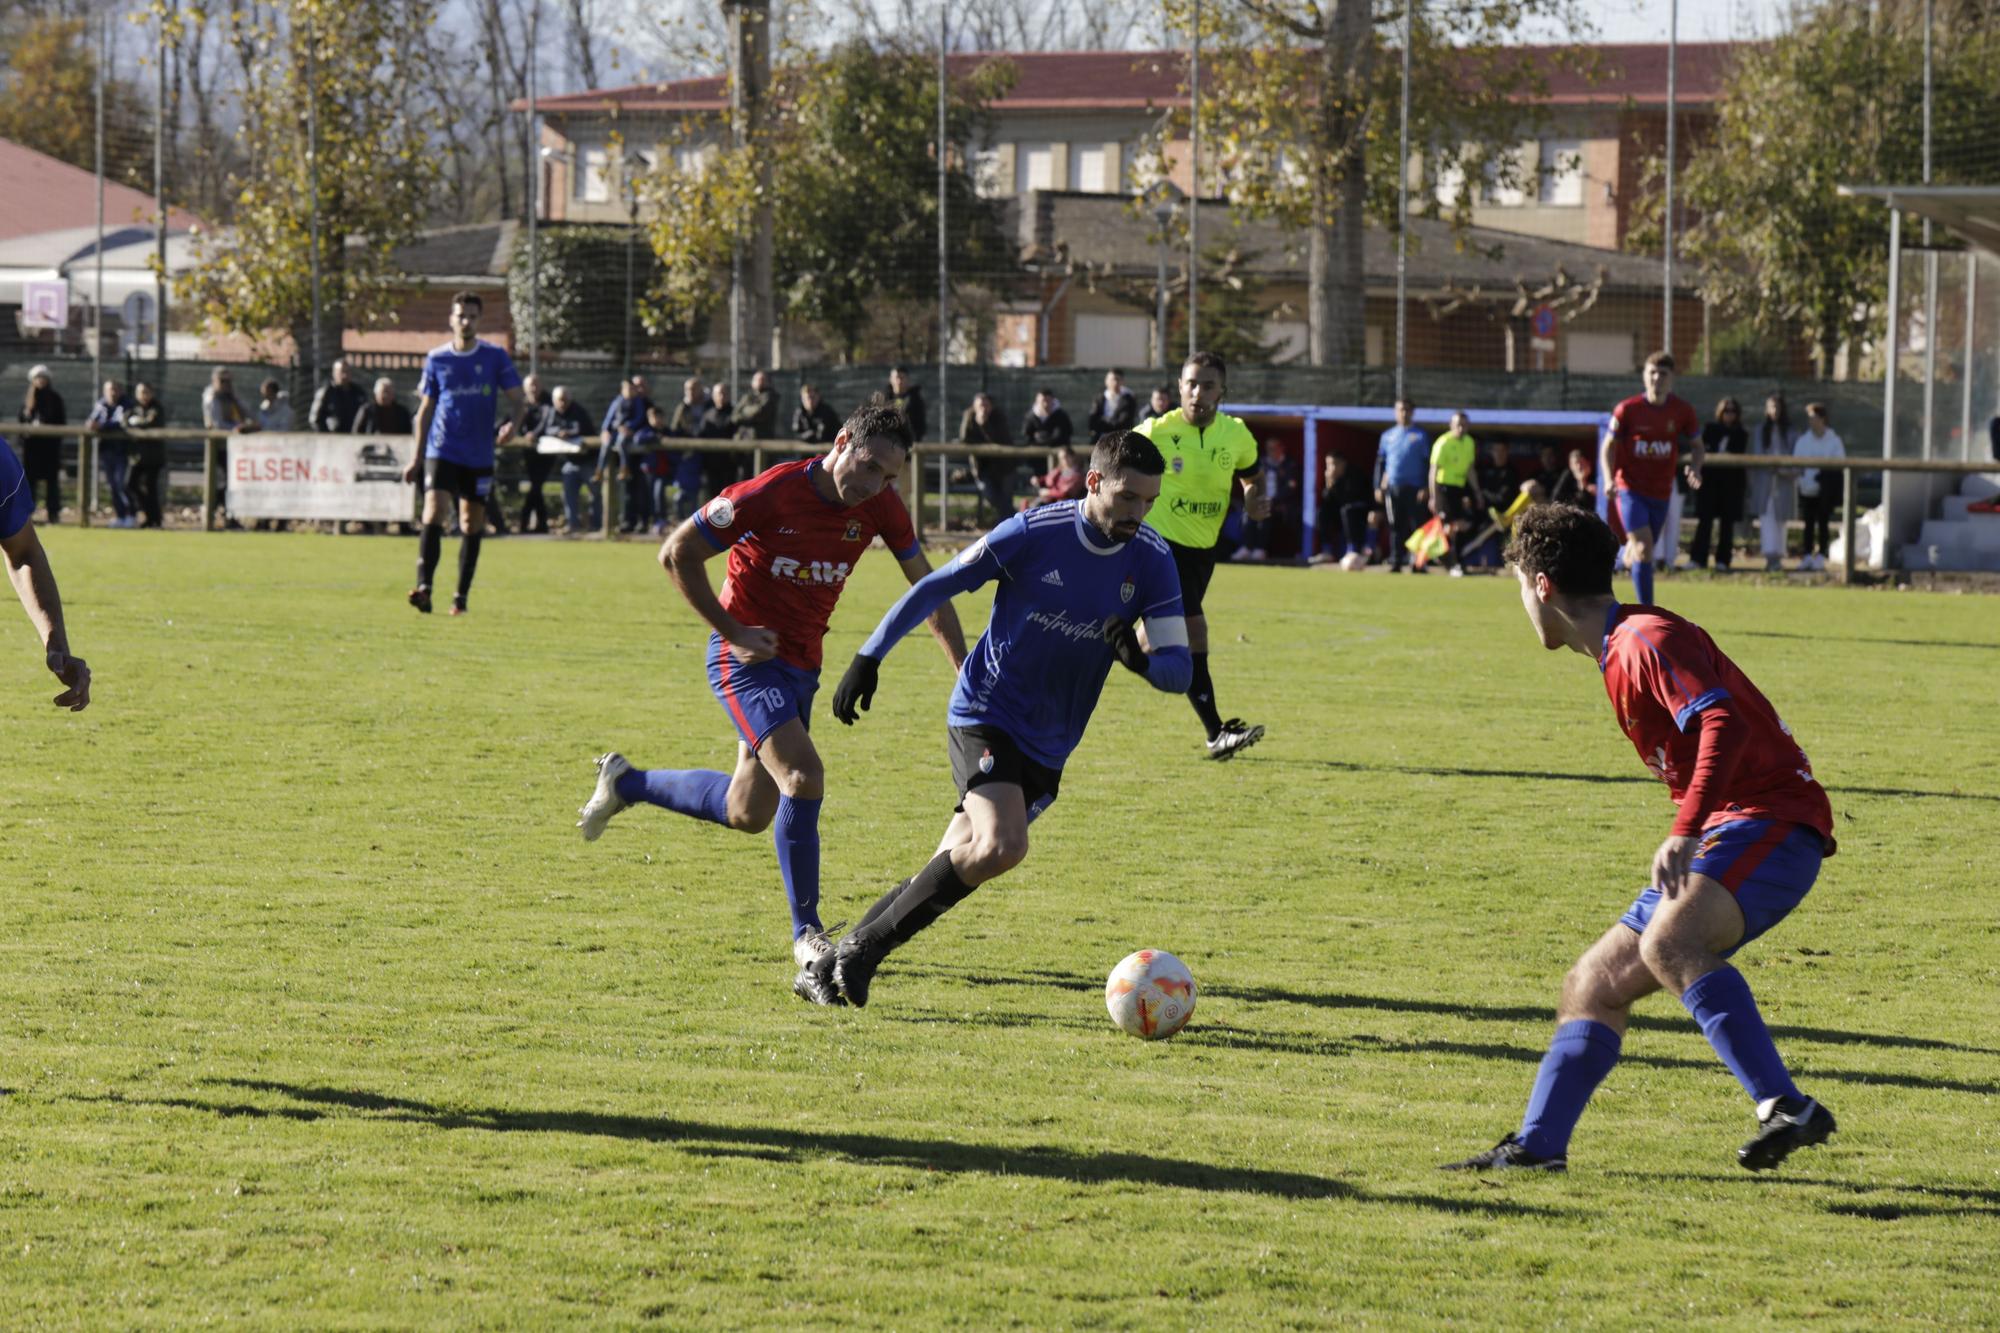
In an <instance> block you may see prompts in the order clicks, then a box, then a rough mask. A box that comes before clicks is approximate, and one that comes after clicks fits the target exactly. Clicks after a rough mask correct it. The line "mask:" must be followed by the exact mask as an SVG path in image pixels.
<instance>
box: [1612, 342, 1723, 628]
mask: <svg viewBox="0 0 2000 1333" xmlns="http://www.w3.org/2000/svg"><path fill="white" fill-rule="evenodd" d="M1644 373H1645V382H1646V391H1645V392H1644V393H1636V394H1633V395H1632V396H1631V397H1630V398H1627V399H1626V400H1625V401H1624V402H1622V403H1620V404H1618V406H1616V407H1614V408H1612V409H1611V428H1610V429H1609V430H1607V431H1605V432H1604V443H1603V446H1602V448H1601V450H1600V453H1601V454H1602V458H1601V459H1600V462H1601V463H1602V465H1603V468H1604V475H1605V476H1607V477H1609V478H1611V503H1612V504H1614V505H1616V506H1617V507H1618V521H1619V522H1620V523H1622V524H1624V525H1625V563H1626V564H1627V566H1629V567H1630V569H1631V571H1632V590H1633V591H1634V592H1635V593H1637V594H1638V597H1639V600H1640V602H1642V603H1644V604H1646V605H1648V606H1650V605H1652V601H1653V544H1654V543H1655V542H1656V541H1658V540H1659V539H1660V538H1661V537H1663V536H1669V537H1670V536H1671V535H1672V534H1670V533H1667V532H1666V531H1665V528H1666V525H1667V507H1668V505H1669V504H1670V503H1671V502H1672V500H1673V498H1674V467H1675V464H1676V463H1678V462H1679V459H1680V451H1681V450H1682V449H1683V448H1685V449H1686V450H1687V451H1688V470H1687V473H1688V485H1690V486H1692V487H1694V488H1695V489H1696V490H1700V489H1701V465H1702V460H1703V458H1704V451H1703V449H1702V444H1701V418H1700V417H1698V416H1697V415H1696V414H1695V410H1694V405H1693V404H1692V403H1690V402H1688V400H1687V399H1685V398H1676V397H1675V396H1674V393H1673V388H1674V359H1673V357H1671V356H1669V355H1668V354H1667V353H1665V352H1655V353H1653V354H1652V355H1651V356H1649V357H1647V358H1646V369H1645V372H1644ZM1667 549H1668V550H1669V551H1671V550H1672V549H1673V543H1672V542H1671V541H1670V542H1668V544H1667Z"/></svg>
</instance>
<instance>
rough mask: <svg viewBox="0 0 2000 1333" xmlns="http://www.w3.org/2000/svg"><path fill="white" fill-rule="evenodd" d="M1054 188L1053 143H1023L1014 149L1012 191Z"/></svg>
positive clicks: (1025, 191) (1022, 191) (1054, 155)
mask: <svg viewBox="0 0 2000 1333" xmlns="http://www.w3.org/2000/svg"><path fill="white" fill-rule="evenodd" d="M1055 188H1056V148H1055V145H1054V144H1047V143H1024V144H1020V145H1018V146H1016V148H1015V149H1014V193H1016V194H1026V193H1027V192H1028V191H1030V190H1053V189H1055Z"/></svg>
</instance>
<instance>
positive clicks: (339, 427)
mask: <svg viewBox="0 0 2000 1333" xmlns="http://www.w3.org/2000/svg"><path fill="white" fill-rule="evenodd" d="M367 402H368V395H367V394H365V393H363V392H362V390H361V386H360V385H359V384H356V383H355V382H354V379H353V376H352V375H351V374H350V373H349V371H348V368H347V362H345V361H336V362H334V363H333V370H332V377H331V378H330V379H329V380H328V381H327V382H326V383H325V384H322V385H320V386H319V392H318V393H315V394H314V395H313V400H312V411H311V412H309V413H307V421H308V423H309V424H310V425H311V427H312V429H314V430H316V431H318V432H320V433H321V434H322V435H348V434H351V433H353V430H354V418H355V417H357V416H359V415H360V413H361V409H362V407H363V406H364V405H365V404H366V403H367Z"/></svg>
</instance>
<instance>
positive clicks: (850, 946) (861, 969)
mask: <svg viewBox="0 0 2000 1333" xmlns="http://www.w3.org/2000/svg"><path fill="white" fill-rule="evenodd" d="M888 956H889V951H888V950H887V949H886V948H884V947H883V946H882V945H881V944H880V943H878V942H877V941H875V940H871V939H866V938H864V937H863V936H862V935H861V934H860V932H859V931H857V932H855V933H854V934H852V935H849V936H848V937H847V938H846V939H844V940H842V941H841V942H840V947H839V948H837V949H835V950H834V952H833V981H834V985H835V986H837V987H839V989H840V994H841V998H843V999H845V1000H846V1001H847V1002H848V1003H849V1004H851V1005H853V1006H854V1007H855V1008H856V1009H862V1008H866V1007H867V1004H868V983H869V982H871V981H873V980H874V979H875V969H876V968H878V967H880V966H882V960H883V959H884V958H887V957H888Z"/></svg>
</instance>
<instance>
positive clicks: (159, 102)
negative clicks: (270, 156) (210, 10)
mask: <svg viewBox="0 0 2000 1333" xmlns="http://www.w3.org/2000/svg"><path fill="white" fill-rule="evenodd" d="M153 63H154V65H155V69H154V76H155V77H154V82H153V248H154V256H155V258H156V259H157V260H158V263H157V264H156V265H155V270H156V271H155V272H154V274H153V378H154V379H155V380H157V381H159V383H158V384H157V385H156V386H155V387H156V388H157V389H158V390H159V392H161V393H165V392H166V388H167V385H166V379H167V148H166V145H167V23H166V17H165V16H164V15H162V16H161V18H160V43H159V47H158V50H157V51H156V52H155V53H154V59H153Z"/></svg>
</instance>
